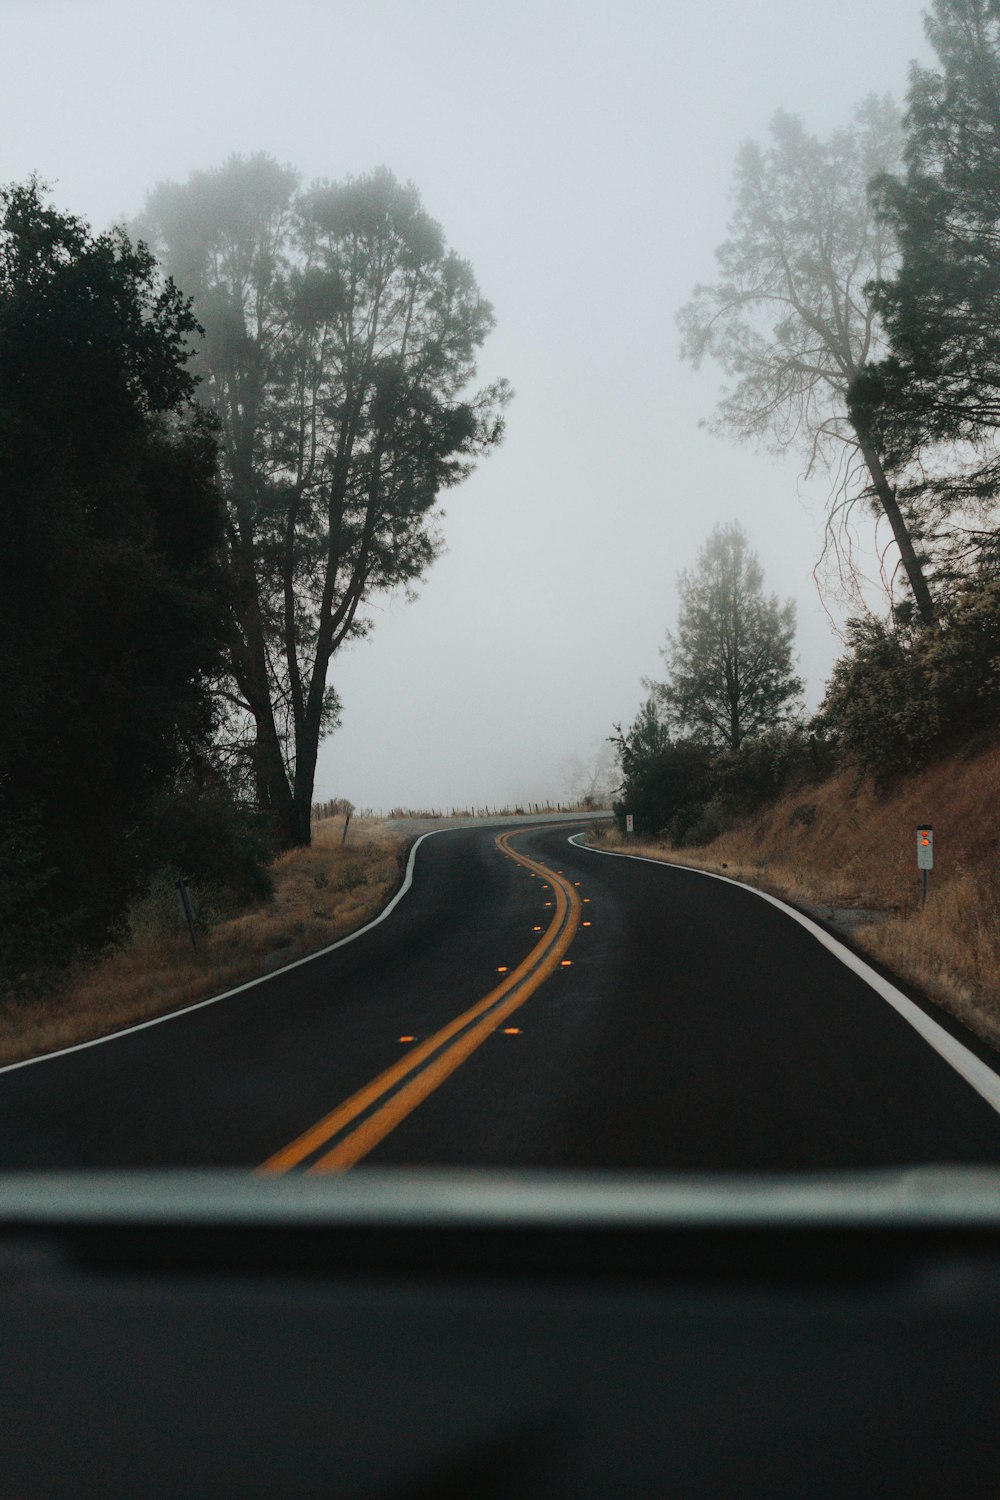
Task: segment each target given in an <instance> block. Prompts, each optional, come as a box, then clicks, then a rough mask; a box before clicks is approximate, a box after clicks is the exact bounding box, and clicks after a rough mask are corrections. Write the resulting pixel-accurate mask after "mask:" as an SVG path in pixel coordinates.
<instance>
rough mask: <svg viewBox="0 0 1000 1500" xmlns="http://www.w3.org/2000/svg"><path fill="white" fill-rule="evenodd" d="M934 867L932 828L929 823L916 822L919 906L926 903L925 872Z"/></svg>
mask: <svg viewBox="0 0 1000 1500" xmlns="http://www.w3.org/2000/svg"><path fill="white" fill-rule="evenodd" d="M933 868H934V829H933V827H932V825H931V824H930V823H918V824H917V869H918V870H919V871H920V906H921V910H922V909H923V908H924V907H925V906H926V905H927V872H928V870H933Z"/></svg>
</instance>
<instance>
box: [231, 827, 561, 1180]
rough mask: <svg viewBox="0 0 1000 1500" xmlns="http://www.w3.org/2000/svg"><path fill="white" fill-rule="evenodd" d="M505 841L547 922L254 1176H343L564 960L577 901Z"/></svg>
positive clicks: (507, 836)
mask: <svg viewBox="0 0 1000 1500" xmlns="http://www.w3.org/2000/svg"><path fill="white" fill-rule="evenodd" d="M512 837H513V834H511V833H504V834H500V835H499V836H498V838H497V840H496V846H497V848H498V849H500V850H502V851H503V853H504V854H507V855H509V856H510V858H511V859H514V860H516V861H517V863H518V864H519V865H524V866H525V868H526V869H528V870H530V871H531V872H532V874H533V875H540V876H543V877H544V878H545V880H546V881H547V882H548V883H549V884H550V886H551V888H552V892H553V895H554V897H555V911H554V913H553V917H552V921H551V922H550V923H549V926H548V929H547V930H546V932H545V933H544V934H543V936H542V937H541V938H540V939H539V941H538V942H537V943H536V944H535V946H534V948H532V950H531V952H530V953H529V954H528V956H527V958H526V959H524V961H523V962H522V963H520V964H518V966H517V968H516V969H514V970H513V972H512V973H510V974H508V975H506V976H505V978H504V980H503V982H502V983H501V984H498V985H497V986H496V988H495V989H493V990H491V991H490V992H489V994H488V995H486V996H484V998H483V999H482V1000H478V1001H477V1002H476V1004H475V1005H473V1006H471V1007H470V1008H469V1009H468V1010H466V1011H463V1012H462V1014H461V1015H460V1016H456V1017H455V1019H454V1020H453V1021H449V1022H448V1024H447V1025H446V1026H442V1027H441V1029H440V1031H436V1032H435V1033H434V1035H433V1036H430V1037H427V1038H426V1039H425V1040H424V1041H422V1042H420V1043H418V1045H417V1046H415V1047H414V1048H413V1049H412V1050H411V1051H410V1052H408V1053H407V1054H406V1056H405V1057H404V1058H402V1059H400V1061H399V1062H397V1063H394V1064H393V1066H392V1067H391V1068H387V1069H386V1070H385V1072H384V1073H380V1074H379V1075H378V1077H377V1078H373V1079H372V1081H371V1082H370V1083H367V1084H365V1086H364V1088H362V1089H359V1090H358V1092H357V1093H356V1094H352V1095H351V1097H350V1098H349V1099H345V1100H344V1102H343V1104H339V1105H338V1106H337V1108H336V1109H334V1110H332V1111H331V1113H330V1114H328V1115H324V1117H323V1119H322V1120H318V1121H317V1122H316V1124H315V1125H313V1126H311V1127H310V1128H309V1129H308V1130H307V1131H305V1132H304V1133H303V1134H302V1135H300V1136H298V1137H297V1138H296V1139H295V1140H294V1141H291V1142H290V1143H289V1144H288V1145H287V1146H284V1147H282V1149H281V1150H280V1151H276V1152H275V1154H274V1155H273V1156H269V1157H268V1159H267V1161H265V1162H264V1163H263V1164H262V1165H261V1166H260V1167H259V1168H258V1171H260V1172H262V1173H266V1174H275V1173H280V1172H287V1171H289V1170H291V1168H293V1167H298V1166H303V1165H306V1169H307V1170H308V1171H310V1172H345V1171H347V1169H348V1168H349V1167H353V1166H354V1164H355V1162H358V1161H360V1160H361V1158H362V1157H364V1156H367V1155H368V1153H369V1152H370V1151H373V1150H374V1148H375V1147H376V1146H377V1145H378V1143H379V1142H380V1141H382V1140H384V1139H385V1137H386V1136H387V1135H388V1134H389V1133H390V1131H393V1130H395V1129H396V1127H397V1125H400V1124H401V1123H402V1122H403V1120H405V1119H406V1117H407V1116H408V1115H410V1114H412V1113H413V1111H414V1110H415V1109H416V1108H417V1106H418V1105H419V1104H422V1103H423V1101H424V1100H425V1099H426V1098H427V1096H428V1095H429V1094H432V1093H433V1092H434V1090H435V1089H437V1088H440V1086H441V1084H442V1083H444V1081H445V1079H446V1078H448V1077H450V1075H451V1074H452V1073H454V1071H455V1069H456V1068H459V1067H461V1065H462V1063H464V1062H465V1061H466V1059H467V1058H469V1057H471V1056H472V1054H473V1052H475V1051H476V1049H477V1048H478V1047H481V1046H482V1044H483V1042H485V1041H486V1038H487V1037H489V1036H491V1035H492V1034H493V1032H494V1031H496V1030H497V1028H498V1027H499V1026H502V1025H503V1023H504V1021H506V1019H507V1017H508V1016H511V1015H513V1013H514V1011H516V1010H518V1009H519V1008H520V1007H521V1006H522V1005H523V1004H524V1002H525V1001H526V1000H528V999H530V997H531V996H532V995H533V994H534V993H535V991H536V990H537V989H538V987H539V985H541V984H544V982H545V980H546V979H548V977H549V975H550V974H551V973H552V972H553V971H554V970H555V969H556V968H558V967H559V965H560V964H561V963H562V962H563V959H564V956H565V954H566V950H567V949H568V948H569V945H570V943H571V942H572V941H573V938H574V937H575V935H576V929H577V927H578V925H579V922H580V911H581V906H580V897H579V896H578V895H577V893H576V891H575V889H574V888H573V886H572V885H571V884H570V882H569V881H568V880H566V879H565V878H564V877H563V876H562V875H561V874H559V873H557V872H556V871H554V870H550V869H548V868H547V867H546V866H545V865H543V864H540V863H539V862H538V861H537V860H534V859H529V858H528V857H527V855H525V854H521V853H519V852H518V850H516V849H514V848H513V847H512V846H511V843H510V840H511V838H512Z"/></svg>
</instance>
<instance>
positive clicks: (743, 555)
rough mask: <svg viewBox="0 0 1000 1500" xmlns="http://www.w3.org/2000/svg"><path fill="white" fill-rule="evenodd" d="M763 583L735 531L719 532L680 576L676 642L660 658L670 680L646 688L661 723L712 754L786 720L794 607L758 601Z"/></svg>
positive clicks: (792, 695) (793, 682) (791, 701)
mask: <svg viewBox="0 0 1000 1500" xmlns="http://www.w3.org/2000/svg"><path fill="white" fill-rule="evenodd" d="M763 580H764V575H763V572H762V570H761V567H760V564H759V563H758V561H757V558H756V556H755V555H754V554H753V553H752V552H750V551H749V550H748V546H747V538H746V535H745V533H744V532H743V530H742V528H741V527H740V526H739V525H737V524H731V525H729V526H717V527H716V528H715V530H714V531H713V532H712V534H711V536H710V537H709V539H708V541H707V543H706V545H705V547H704V548H703V549H702V552H701V553H700V555H699V557H698V565H697V568H696V569H695V571H694V573H687V572H684V573H681V575H680V577H679V580H678V586H679V589H680V596H681V608H680V616H679V620H678V625H677V634H676V636H673V635H669V634H668V636H667V646H666V647H665V649H664V651H663V657H664V660H665V661H666V663H667V668H668V674H669V675H668V680H667V682H666V683H663V684H652V683H650V684H648V686H650V687H652V688H654V689H655V690H656V692H657V695H658V697H659V701H660V704H661V707H662V709H663V712H664V716H665V719H666V722H667V724H668V726H669V727H671V728H673V729H675V730H676V731H677V732H678V733H680V734H684V735H689V736H692V737H694V738H697V739H699V740H701V741H702V742H703V743H705V744H707V745H710V746H711V747H713V748H714V749H717V750H721V749H729V750H734V751H735V750H739V748H740V746H741V744H742V743H743V741H744V740H745V739H752V738H753V737H755V736H757V735H760V734H762V733H763V732H764V731H765V730H768V729H773V728H774V727H775V726H776V725H778V724H781V723H783V722H785V721H787V720H788V718H789V717H790V715H791V714H792V713H793V712H794V710H795V708H796V706H797V700H798V699H799V696H800V694H801V692H802V682H801V680H800V679H799V678H798V677H796V676H795V674H794V673H793V671H792V643H793V640H794V636H795V606H794V604H793V603H792V601H791V600H789V601H788V602H787V603H786V604H784V605H779V604H778V600H777V598H776V597H775V596H773V595H772V596H771V597H770V598H765V597H764V595H763V593H762V587H763Z"/></svg>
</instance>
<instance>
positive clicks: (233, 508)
mask: <svg viewBox="0 0 1000 1500" xmlns="http://www.w3.org/2000/svg"><path fill="white" fill-rule="evenodd" d="M142 227H143V232H144V233H145V234H147V235H148V236H149V238H150V240H151V242H152V243H153V244H154V245H155V247H156V248H157V251H158V253H159V254H160V255H161V257H162V258H163V260H164V263H165V265H166V268H167V269H168V271H170V272H171V273H172V274H173V275H174V276H175V278H176V279H177V281H178V282H179V284H181V285H183V286H184V288H185V290H186V291H189V292H190V293H191V294H192V296H193V302H194V308H195V311H196V312H197V314H198V317H199V318H200V320H201V322H202V323H203V324H204V327H205V330H206V335H207V337H206V340H205V343H204V346H203V350H202V352H201V354H200V356H199V362H198V364H197V366H196V368H197V369H198V370H199V371H200V373H202V374H203V377H204V386H203V391H204V397H205V399H206V400H207V401H208V403H209V404H210V406H211V408H212V410H213V411H214V412H215V414H216V416H217V418H218V422H219V430H220V439H221V467H220V475H221V484H222V488H223V491H224V493H225V497H226V502H227V507H228V520H227V526H226V544H227V555H228V562H229V568H230V571H231V574H232V576H233V578H234V579H236V580H237V582H238V585H239V594H238V598H237V602H236V604H235V607H234V608H233V610H232V613H231V620H230V631H229V641H228V661H227V681H226V683H225V684H224V692H225V694H226V700H227V702H228V704H229V706H230V709H231V718H232V723H233V727H234V729H235V730H236V731H237V733H236V734H235V736H234V744H235V747H236V750H237V752H238V753H243V752H244V750H245V751H246V760H247V764H248V765H249V767H250V768H251V771H252V777H253V782H254V786H255V790H256V795H257V799H258V802H259V804H260V805H261V806H262V807H264V808H266V809H268V811H269V812H270V814H271V815H272V817H273V819H274V823H275V827H276V829H277V832H278V835H279V837H280V839H281V840H282V842H283V843H285V844H287V845H292V844H305V843H308V842H309V839H310V809H311V805H312V798H313V783H314V778H315V769H316V758H317V753H318V750H319V745H320V741H321V739H322V737H323V735H324V733H325V732H327V731H328V730H329V729H330V728H331V727H332V725H333V723H334V721H335V719H336V714H337V710H338V707H339V705H338V701H337V698H336V694H335V693H334V692H333V690H332V689H331V688H329V687H328V686H327V675H328V668H329V664H330V661H331V658H332V657H333V655H334V653H335V652H336V651H337V650H338V648H339V647H340V646H341V645H342V644H343V643H344V642H345V641H348V640H350V639H352V638H355V637H357V636H359V635H361V634H363V633H364V632H365V631H366V630H367V629H368V624H367V623H366V621H365V619H364V615H363V606H364V604H365V602H366V601H367V600H369V599H370V598H371V596H372V595H373V594H375V593H378V592H379V591H384V590H389V589H393V588H396V587H399V586H403V587H409V586H411V585H412V584H413V582H414V581H415V580H417V579H419V578H421V577H422V576H423V574H424V573H425V571H426V570H427V568H428V567H429V565H430V563H431V562H432V561H433V559H434V558H435V556H436V555H437V553H438V551H439V549H440V539H439V536H438V533H437V530H436V524H435V523H436V516H437V512H436V511H435V505H436V503H437V501H438V499H439V495H440V492H441V491H442V490H443V489H446V488H448V487H449V486H451V485H455V484H457V483H458V482H459V481H460V480H462V479H464V478H465V477H466V476H467V475H468V473H469V472H470V470H471V468H472V465H473V461H474V460H475V459H476V458H477V457H479V456H482V455H484V454H485V453H487V452H488V451H489V450H490V449H491V448H492V447H493V446H494V445H495V444H496V443H498V442H499V441H500V438H501V436H502V432H503V421H502V415H501V413H502V409H503V406H504V404H505V402H506V400H507V399H508V396H509V391H508V388H507V386H506V383H505V382H503V381H500V382H497V383H495V384H493V385H491V386H489V387H487V388H486V389H485V390H481V391H479V392H478V393H477V394H474V395H471V396H469V395H466V394H464V392H465V390H466V387H467V386H468V384H469V382H470V381H471V380H472V378H473V377H474V374H475V366H476V355H477V351H478V350H479V348H480V347H481V345H482V344H483V342H484V340H485V338H486V336H487V334H488V333H489V332H490V330H491V328H492V327H493V314H492V310H491V308H490V306H489V304H488V303H487V302H486V301H484V299H483V297H482V296H481V294H480V292H479V289H478V287H477V286H476V282H475V279H474V277H473V274H472V271H471V268H470V267H469V265H468V264H467V263H466V262H465V261H463V260H460V259H459V257H458V256H457V255H455V254H454V252H452V251H449V250H448V249H447V247H446V245H445V242H444V237H443V234H442V231H441V229H440V227H439V226H438V225H437V224H436V223H435V222H434V221H433V220H432V219H431V218H430V217H429V216H428V215H427V214H426V213H425V212H424V210H423V208H422V207H421V204H420V200H419V197H418V195H417V193H416V190H415V189H414V188H413V187H412V186H405V187H404V186H401V185H400V184H399V183H398V182H397V181H396V180H395V178H394V177H393V176H392V175H391V173H389V172H388V171H386V170H385V169H379V170H378V171H376V172H373V173H372V174H370V175H369V176H367V177H362V178H359V179H355V180H350V181H348V182H345V183H340V184H335V183H328V182H320V183H317V184H315V185H314V186H313V187H311V188H310V189H308V190H307V191H300V189H299V186H298V178H297V176H296V174H295V173H294V172H293V171H291V170H290V169H289V168H285V167H279V166H278V164H277V163H276V162H274V161H273V160H272V159H271V158H269V157H267V156H263V155H262V156H256V157H254V158H252V159H250V160H245V159H243V158H240V157H234V158H232V159H231V160H230V161H229V162H227V163H226V165H225V166H223V167H221V168H219V169H218V170H215V171H212V172H202V173H196V174H195V175H194V176H193V177H192V178H191V179H190V180H189V181H188V182H187V183H186V184H184V185H183V186H178V185H176V184H173V183H165V184H161V185H160V186H159V187H158V188H156V189H155V191H154V192H153V193H152V194H151V195H150V198H149V200H148V202H147V205H146V210H145V216H144V220H143V221H142ZM247 733H248V734H249V742H247V737H246V736H247Z"/></svg>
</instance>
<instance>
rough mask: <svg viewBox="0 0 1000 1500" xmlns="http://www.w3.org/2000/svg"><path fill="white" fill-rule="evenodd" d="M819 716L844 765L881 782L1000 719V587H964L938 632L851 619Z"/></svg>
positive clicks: (978, 581) (986, 583) (987, 583)
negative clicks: (846, 647)
mask: <svg viewBox="0 0 1000 1500" xmlns="http://www.w3.org/2000/svg"><path fill="white" fill-rule="evenodd" d="M848 631H849V643H850V648H849V651H848V653H847V655H846V656H844V657H842V658H841V659H840V661H838V662H837V663H836V665H835V666H834V669H833V675H832V677H831V679H830V684H829V687H828V688H827V694H826V698H825V700H824V702H823V705H822V708H821V710H820V714H821V719H822V722H823V723H824V725H825V726H826V728H827V730H828V732H829V733H830V734H831V735H832V736H833V738H834V739H835V741H836V743H837V747H838V750H839V752H840V755H841V758H842V759H847V760H849V761H852V762H854V763H855V764H856V765H858V766H860V767H861V768H862V769H863V770H866V771H870V772H871V773H872V774H873V775H874V776H875V777H876V779H877V780H878V781H880V782H883V783H884V782H886V781H887V780H889V779H891V778H892V777H893V776H894V775H896V774H899V773H902V772H906V771H910V770H916V769H918V768H919V767H920V766H922V765H925V764H926V763H927V761H928V760H930V759H931V757H932V756H933V755H935V754H937V753H939V752H942V751H944V750H946V749H947V748H948V747H949V746H951V745H953V744H955V743H957V742H960V741H961V740H966V739H970V738H971V737H972V736H973V735H975V734H977V733H979V732H980V731H982V730H989V729H994V728H995V727H996V725H997V722H998V718H1000V580H997V579H995V578H991V577H983V576H981V575H979V576H977V577H975V578H972V579H969V580H966V581H964V582H962V583H961V584H959V585H958V586H957V587H956V588H955V589H954V590H953V592H952V594H951V596H950V597H949V598H948V599H946V600H945V603H944V607H943V609H942V613H941V618H940V620H939V621H938V623H937V624H936V625H934V626H932V627H930V628H919V627H913V626H911V625H909V624H908V623H904V624H896V625H887V624H884V623H883V622H882V621H879V620H874V619H861V620H852V621H850V623H849V626H848Z"/></svg>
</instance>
